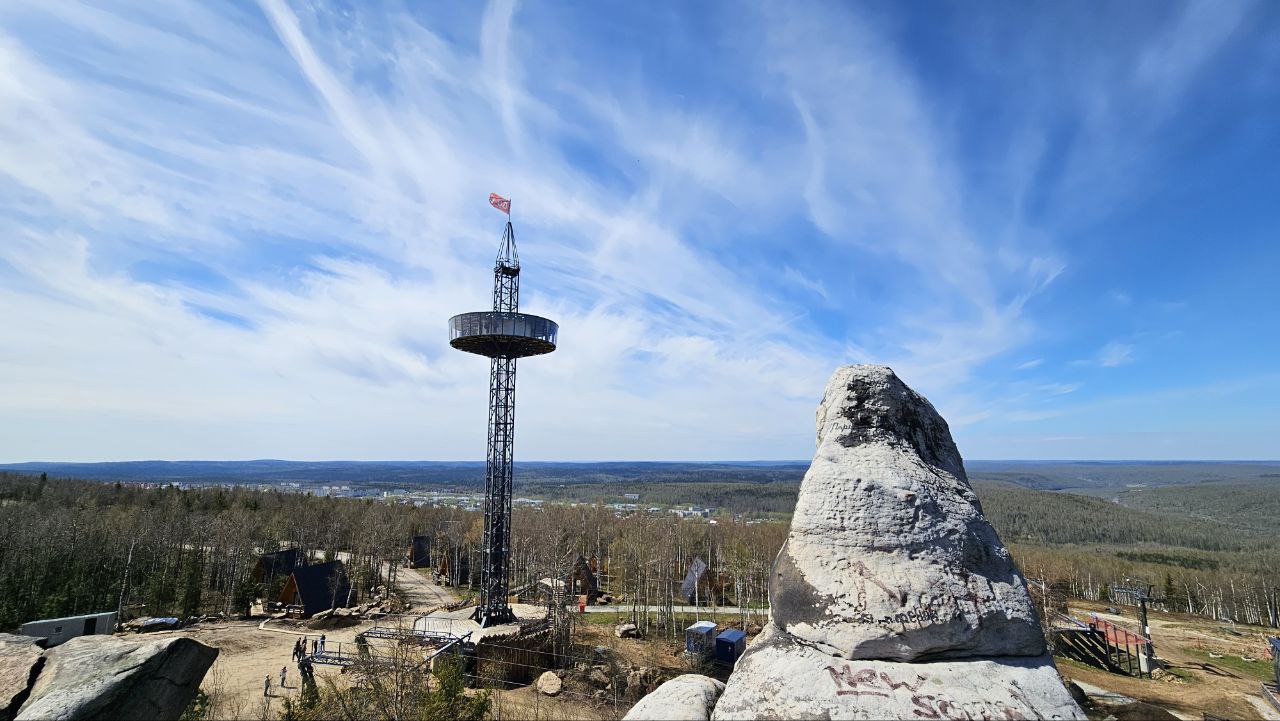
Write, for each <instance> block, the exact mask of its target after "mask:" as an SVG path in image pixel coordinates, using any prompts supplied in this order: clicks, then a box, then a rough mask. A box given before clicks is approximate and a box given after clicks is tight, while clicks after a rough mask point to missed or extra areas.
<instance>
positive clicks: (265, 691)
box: [262, 674, 271, 698]
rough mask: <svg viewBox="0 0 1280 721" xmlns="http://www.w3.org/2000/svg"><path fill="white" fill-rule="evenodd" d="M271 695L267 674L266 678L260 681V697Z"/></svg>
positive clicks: (269, 680)
mask: <svg viewBox="0 0 1280 721" xmlns="http://www.w3.org/2000/svg"><path fill="white" fill-rule="evenodd" d="M270 695H271V674H267V678H266V679H265V680H264V681H263V682H262V697H263V698H266V697H267V696H270Z"/></svg>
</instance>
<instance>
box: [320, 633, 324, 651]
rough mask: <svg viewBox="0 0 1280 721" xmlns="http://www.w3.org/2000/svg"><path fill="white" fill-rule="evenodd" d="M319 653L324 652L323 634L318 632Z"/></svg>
mask: <svg viewBox="0 0 1280 721" xmlns="http://www.w3.org/2000/svg"><path fill="white" fill-rule="evenodd" d="M320 653H324V634H323V633H322V634H320Z"/></svg>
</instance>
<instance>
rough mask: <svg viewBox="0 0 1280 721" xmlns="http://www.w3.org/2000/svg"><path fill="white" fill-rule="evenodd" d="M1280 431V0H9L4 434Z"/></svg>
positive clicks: (360, 448) (584, 438)
mask: <svg viewBox="0 0 1280 721" xmlns="http://www.w3.org/2000/svg"><path fill="white" fill-rule="evenodd" d="M489 192H498V193H501V194H504V195H507V196H509V197H512V198H513V200H514V210H513V212H514V220H515V223H516V232H517V239H518V241H519V243H520V251H521V258H522V260H523V261H524V275H523V284H522V290H523V291H524V292H523V297H522V309H524V310H526V311H528V312H533V313H538V314H540V315H546V316H549V317H552V318H554V319H556V320H558V321H559V322H560V323H561V347H560V349H559V350H558V351H557V352H556V353H555V354H554V355H552V356H548V357H544V358H537V359H532V360H529V361H525V362H522V363H521V366H520V384H519V386H520V390H519V411H518V415H519V419H520V422H519V425H520V430H519V437H518V440H517V455H518V457H520V458H524V459H529V460H533V459H546V460H553V459H567V460H594V459H780V458H787V459H790V458H807V457H809V456H810V455H811V453H812V444H813V412H814V407H815V405H816V403H817V400H818V399H819V397H820V395H821V390H822V387H823V385H824V383H825V379H826V377H827V376H828V375H829V374H830V372H831V370H832V369H833V368H834V367H836V366H837V365H841V364H844V363H850V362H877V363H886V364H889V365H891V366H892V367H893V368H895V370H897V371H898V373H899V375H901V376H902V377H903V378H904V380H906V381H907V382H908V383H910V384H911V385H913V386H914V387H915V388H917V389H918V390H920V391H921V392H923V393H925V394H926V395H927V396H928V397H929V398H930V399H931V400H932V401H933V402H934V404H935V405H936V406H937V407H938V408H939V410H940V411H941V412H942V413H943V414H944V415H945V416H946V417H947V419H948V420H949V422H950V423H951V426H952V429H953V432H954V433H955V435H956V439H957V442H958V443H959V445H960V449H961V451H962V453H963V454H964V455H965V456H966V457H969V458H1054V459H1067V458H1096V459H1129V458H1143V459H1178V458H1191V459H1233V458H1241V459H1275V458H1277V457H1280V442H1278V441H1277V439H1278V438H1280V413H1277V410H1276V409H1277V406H1278V405H1280V367H1278V365H1277V362H1276V359H1277V357H1280V341H1277V335H1278V334H1277V328H1278V326H1280V323H1278V322H1277V316H1276V311H1277V308H1280V291H1278V290H1277V287H1278V286H1280V284H1278V283H1277V282H1276V275H1277V268H1278V267H1280V250H1278V249H1277V242H1276V240H1277V236H1278V235H1280V232H1278V230H1277V229H1278V228H1280V202H1278V201H1277V197H1280V5H1277V4H1275V3H1246V2H1231V3H1196V4H1190V3H1173V2H1114V3H985V4H978V5H975V4H968V3H953V4H944V3H940V2H934V3H869V2H868V3H833V4H819V3H794V4H791V3H788V4H779V3H730V4H724V5H717V4H714V3H710V2H707V3H683V2H673V3H619V4H615V5H609V6H605V5H588V4H581V3H563V4H561V3H550V2H537V3H533V2H526V3H516V2H512V1H510V0H495V1H494V2H490V3H488V4H483V3H386V4H382V3H375V2H368V3H366V2H349V3H336V4H331V3H325V2H311V3H305V4H304V3H293V4H291V3H288V2H285V1H284V0H262V2H261V3H260V4H240V3H230V2H229V3H207V2H190V3H188V2H166V3H161V2H153V1H151V0H148V1H147V2H133V3H131V2H120V3H101V4H99V3H87V4H81V3H63V2H56V1H49V0H40V1H39V2H26V1H25V0H10V2H6V3H4V4H3V5H2V6H0V318H2V319H3V328H4V340H3V342H0V399H3V400H2V401H0V462H4V461H26V460H86V461H87V460H119V459H134V458H171V459H178V458H202V459H238V458H259V457H276V458H295V459H336V458H342V459H418V458H422V459H474V458H480V457H482V456H483V444H484V414H485V399H486V392H487V387H486V381H487V374H486V370H487V369H486V367H485V361H484V360H483V359H478V358H475V357H472V356H466V355H464V354H461V353H457V352H455V351H452V350H450V349H449V348H448V345H447V342H446V340H447V339H446V333H445V321H446V319H447V318H448V317H449V316H450V315H453V314H455V313H458V312H463V311H468V310H480V309H484V308H486V307H487V306H488V303H489V294H490V282H491V276H490V274H489V267H490V264H491V263H492V257H493V254H494V252H495V250H496V246H497V241H498V238H499V236H500V234H501V230H502V221H503V218H502V216H501V215H500V214H498V213H497V212H496V211H494V210H492V209H491V208H489V206H488V204H487V202H486V198H487V196H488V193H489Z"/></svg>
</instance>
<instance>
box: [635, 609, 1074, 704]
mask: <svg viewBox="0 0 1280 721" xmlns="http://www.w3.org/2000/svg"><path fill="white" fill-rule="evenodd" d="M648 698H649V697H646V698H645V701H647V700H648ZM628 718H630V716H628ZM646 718H650V717H646ZM652 718H657V717H652ZM712 718H713V719H716V720H717V721H721V720H723V721H728V720H729V719H907V718H917V719H1018V718H1035V719H1084V718H1085V715H1084V713H1083V712H1082V711H1081V710H1080V708H1079V707H1078V706H1076V704H1075V702H1074V701H1072V699H1071V696H1070V694H1068V693H1067V691H1066V689H1065V688H1064V687H1063V685H1062V681H1061V679H1060V678H1059V677H1058V672H1057V670H1056V669H1055V668H1054V666H1053V661H1052V660H1051V659H1050V657H1049V656H1048V655H1044V656H1038V657H1031V656H1006V657H1003V658H981V659H980V658H970V659H964V660H959V661H933V662H919V663H903V662H899V661H868V660H854V661H848V660H845V659H842V658H836V657H834V656H830V655H828V654H825V653H823V652H822V651H820V650H818V649H816V648H814V647H812V646H808V645H805V644H803V643H801V642H798V641H796V640H795V639H793V638H791V637H790V636H788V635H787V634H786V633H783V632H782V631H780V630H779V629H778V628H776V627H774V626H768V627H766V628H765V631H764V633H762V634H761V635H760V636H759V637H758V638H756V640H755V642H754V643H752V644H751V648H749V649H748V650H747V652H746V654H744V655H743V657H742V658H741V659H739V661H738V664H737V666H736V667H735V668H734V670H733V675H732V676H730V678H729V684H728V686H727V687H726V689H725V691H724V693H723V694H722V695H721V696H720V700H719V702H717V703H716V707H715V711H714V713H713V714H712Z"/></svg>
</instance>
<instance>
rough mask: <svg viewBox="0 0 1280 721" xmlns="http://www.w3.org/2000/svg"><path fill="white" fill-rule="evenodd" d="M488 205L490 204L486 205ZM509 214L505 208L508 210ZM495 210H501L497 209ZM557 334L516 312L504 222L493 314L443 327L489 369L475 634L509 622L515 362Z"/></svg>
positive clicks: (513, 260)
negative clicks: (482, 358) (477, 627)
mask: <svg viewBox="0 0 1280 721" xmlns="http://www.w3.org/2000/svg"><path fill="white" fill-rule="evenodd" d="M490 202H492V201H490ZM509 207H510V206H508V208H509ZM500 209H501V208H500ZM558 332H559V326H557V325H556V324H555V322H554V321H551V320H547V319H546V318H542V317H540V316H536V315H529V314H527V313H521V312H520V257H519V255H517V253H516V236H515V231H514V230H513V229H512V227H511V221H510V218H509V217H508V220H507V227H506V230H505V231H503V234H502V241H501V243H500V244H499V246H498V257H497V259H496V260H495V261H494V264H493V310H492V311H480V312H474V313H462V314H459V315H455V316H454V317H452V318H450V319H449V345H451V346H453V347H454V348H457V349H458V350H460V351H466V352H467V353H475V354H477V355H482V356H486V357H488V358H489V359H490V361H489V447H488V452H487V453H486V456H485V469H484V539H483V543H484V562H483V566H482V568H481V581H480V605H479V606H477V607H476V612H475V615H474V618H475V620H477V621H479V622H480V625H481V626H492V625H496V624H500V623H508V622H510V621H512V620H513V619H514V616H513V615H512V613H511V607H510V606H509V605H508V604H507V584H508V580H507V579H508V570H509V567H510V549H511V472H512V464H513V460H514V459H513V452H514V442H515V427H516V359H517V358H524V357H526V356H534V355H542V354H544V353H550V352H551V351H553V350H555V349H556V336H557V334H558Z"/></svg>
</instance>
